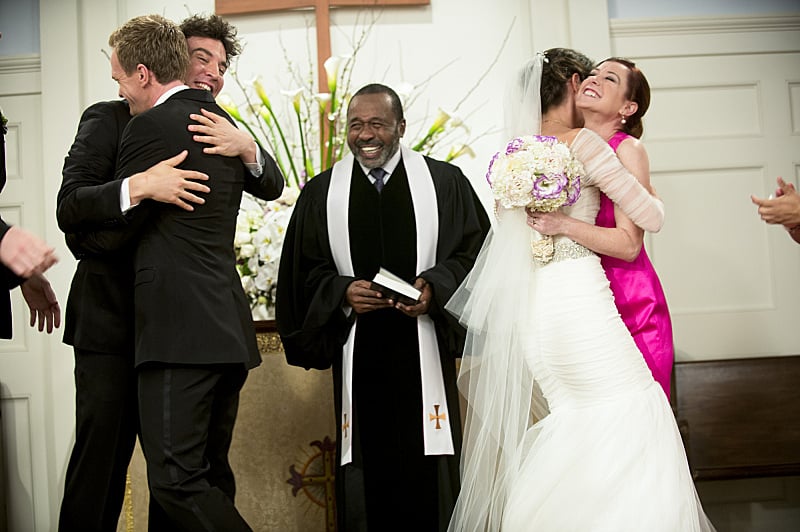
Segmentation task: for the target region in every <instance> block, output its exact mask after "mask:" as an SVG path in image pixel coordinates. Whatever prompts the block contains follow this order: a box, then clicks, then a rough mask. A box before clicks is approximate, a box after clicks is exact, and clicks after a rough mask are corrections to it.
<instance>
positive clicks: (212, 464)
mask: <svg viewBox="0 0 800 532" xmlns="http://www.w3.org/2000/svg"><path fill="white" fill-rule="evenodd" d="M137 372H138V385H139V412H140V417H141V431H142V432H141V442H142V449H143V450H144V455H145V459H146V460H147V477H148V482H149V484H150V497H151V500H154V502H155V503H157V506H155V507H154V505H153V504H151V505H150V520H149V525H150V528H149V530H150V532H155V531H159V532H161V531H166V530H169V531H170V532H172V531H175V530H185V531H190V532H196V531H219V532H236V531H250V530H251V529H250V527H249V526H248V525H247V523H246V522H245V520H244V519H243V518H242V516H241V515H240V514H239V512H238V511H237V510H236V507H235V506H234V498H235V495H236V483H235V481H234V477H233V471H232V470H231V467H230V463H229V461H228V451H229V449H230V445H231V440H232V438H233V427H234V424H235V422H236V414H237V411H238V409H239V392H240V390H241V389H242V386H243V385H244V382H245V379H246V378H247V370H246V368H245V367H244V365H242V364H214V365H176V364H161V363H148V364H144V365H142V366H141V367H139V368H138V370H137Z"/></svg>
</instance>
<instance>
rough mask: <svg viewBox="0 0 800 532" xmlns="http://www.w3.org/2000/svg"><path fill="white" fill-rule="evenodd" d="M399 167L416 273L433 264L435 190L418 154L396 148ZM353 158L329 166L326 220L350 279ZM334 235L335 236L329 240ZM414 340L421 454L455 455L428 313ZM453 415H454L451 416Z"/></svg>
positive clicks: (340, 266)
mask: <svg viewBox="0 0 800 532" xmlns="http://www.w3.org/2000/svg"><path fill="white" fill-rule="evenodd" d="M400 149H401V150H402V157H403V164H404V165H405V168H406V174H407V175H408V186H409V189H410V190H411V200H412V202H413V204H414V219H415V221H416V230H417V239H416V240H417V264H416V267H417V274H419V273H421V272H423V271H425V270H427V269H429V268H431V267H433V266H434V264H436V246H437V240H438V235H439V209H438V206H437V204H436V189H435V188H434V186H433V178H432V177H431V172H430V170H429V169H428V165H427V164H426V163H425V159H424V158H423V157H422V155H420V154H419V153H417V152H415V151H413V150H411V149H409V148H407V147H406V146H403V145H401V146H400ZM354 161H355V158H354V157H353V155H352V154H348V155H347V156H345V157H344V158H343V159H342V160H341V161H339V162H337V163H336V164H335V165H333V172H332V175H331V182H330V186H329V187H328V199H327V210H328V213H327V221H328V240H329V243H330V247H331V252H332V254H333V260H334V262H335V263H336V269H337V270H338V271H339V275H346V276H353V261H352V258H351V256H350V233H349V229H348V216H349V212H348V208H349V205H350V202H349V198H350V180H351V178H352V175H353V164H354ZM333 235H336V238H334V237H333ZM357 329H358V317H356V320H355V323H354V324H353V327H352V329H350V335H349V336H348V338H347V342H346V343H345V345H344V347H343V352H342V414H341V415H342V418H341V419H340V420H339V426H340V431H339V438H340V441H341V443H342V456H341V459H340V463H341V465H345V464H349V463H350V462H351V461H352V460H353V443H352V434H353V408H352V405H353V386H352V384H353V346H354V344H355V336H356V330H357ZM417 334H418V339H419V367H420V374H421V375H422V412H420V415H421V416H422V426H423V437H424V441H425V454H426V455H441V454H449V455H452V454H454V453H455V451H454V449H453V435H452V434H451V431H450V416H451V415H452V414H451V413H450V412H449V411H448V408H447V396H446V395H445V388H444V379H443V377H442V363H441V359H440V358H439V345H438V343H437V342H436V329H435V327H434V324H433V320H432V319H431V318H430V316H428V315H422V316H419V317H417ZM455 415H458V414H457V413H456V414H455Z"/></svg>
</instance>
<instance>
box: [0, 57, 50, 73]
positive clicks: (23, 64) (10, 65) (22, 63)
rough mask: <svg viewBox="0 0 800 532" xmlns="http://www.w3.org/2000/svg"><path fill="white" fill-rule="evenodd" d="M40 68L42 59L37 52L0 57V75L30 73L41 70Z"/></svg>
mask: <svg viewBox="0 0 800 532" xmlns="http://www.w3.org/2000/svg"><path fill="white" fill-rule="evenodd" d="M41 70H42V60H41V57H40V56H39V54H30V55H9V56H2V57H0V75H3V74H30V73H38V72H41Z"/></svg>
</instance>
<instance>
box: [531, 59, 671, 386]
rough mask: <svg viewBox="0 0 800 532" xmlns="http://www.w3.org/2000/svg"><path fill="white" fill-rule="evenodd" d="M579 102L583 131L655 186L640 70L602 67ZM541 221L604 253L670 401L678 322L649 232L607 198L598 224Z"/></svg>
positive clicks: (620, 300) (620, 301) (557, 216)
mask: <svg viewBox="0 0 800 532" xmlns="http://www.w3.org/2000/svg"><path fill="white" fill-rule="evenodd" d="M576 105H577V107H578V109H579V110H581V111H582V113H583V118H584V123H585V127H586V128H587V129H591V130H592V131H594V132H596V133H598V134H599V135H600V136H601V137H603V138H605V139H606V140H607V141H608V143H609V145H610V146H611V147H612V148H613V149H614V151H615V152H616V153H617V157H618V158H619V160H620V162H621V163H622V164H623V165H624V166H625V167H626V168H627V169H628V170H629V171H630V172H631V173H632V174H633V175H635V176H636V177H637V178H638V179H639V181H640V182H641V183H642V184H643V185H644V186H645V187H649V186H650V163H649V160H648V157H647V152H646V151H645V149H644V146H643V145H642V143H641V142H640V141H639V137H641V135H642V131H643V126H642V116H644V114H645V112H647V108H648V107H649V105H650V86H649V84H648V83H647V79H646V78H645V77H644V74H642V72H641V71H640V70H639V69H638V68H637V67H636V65H635V64H634V63H632V62H630V61H628V60H625V59H619V58H610V59H606V60H605V61H603V62H601V63H600V64H599V65H598V66H597V67H596V68H595V69H594V70H593V71H592V73H591V75H590V76H589V77H588V78H587V79H586V80H584V81H583V83H582V84H581V88H580V92H579V94H578V97H577V100H576ZM539 223H540V224H541V225H542V227H539V228H537V229H538V230H539V231H540V232H543V233H545V232H546V233H548V234H553V235H555V234H562V235H566V236H568V237H569V238H571V239H573V240H575V241H576V242H578V243H580V244H581V245H583V246H585V247H587V248H589V249H591V250H592V251H595V252H596V253H598V254H599V255H600V256H601V263H602V265H603V269H604V270H605V272H606V276H607V277H608V280H609V283H610V286H611V291H612V292H613V294H614V302H615V304H616V306H617V309H618V310H619V313H620V316H621V317H622V320H623V322H624V323H625V325H626V326H627V328H628V330H629V331H630V332H631V335H632V336H633V339H634V341H635V342H636V345H637V346H638V348H639V350H640V351H641V352H642V355H643V356H644V359H645V361H646V362H647V366H648V367H649V368H650V371H651V372H652V373H653V377H654V378H655V380H656V381H657V382H658V383H659V384H660V385H661V387H662V388H663V389H664V393H666V395H667V397H669V392H670V376H671V373H672V364H673V360H674V352H675V350H674V345H673V339H672V322H671V320H670V315H669V308H668V307H667V300H666V297H665V296H664V290H663V289H662V287H661V282H660V281H659V279H658V275H657V274H656V271H655V269H654V268H653V265H652V263H651V262H650V259H649V257H648V256H647V252H646V251H645V248H644V232H643V231H642V230H641V229H640V228H639V227H637V226H636V225H635V224H633V222H631V221H630V219H628V217H627V216H625V214H623V213H622V212H620V211H619V209H615V207H614V204H613V202H611V200H609V199H608V198H607V197H606V196H605V195H604V194H603V195H601V200H600V212H599V213H598V214H597V221H596V225H590V224H587V223H584V222H581V221H579V220H575V219H573V218H569V217H567V216H566V215H564V214H561V213H558V212H555V213H550V214H547V215H545V216H541V217H539ZM542 228H544V230H543V229H542Z"/></svg>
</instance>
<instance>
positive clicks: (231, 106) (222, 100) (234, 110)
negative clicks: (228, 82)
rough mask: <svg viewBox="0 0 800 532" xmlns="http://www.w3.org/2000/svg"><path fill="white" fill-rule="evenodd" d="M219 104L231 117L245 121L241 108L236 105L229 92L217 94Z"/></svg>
mask: <svg viewBox="0 0 800 532" xmlns="http://www.w3.org/2000/svg"><path fill="white" fill-rule="evenodd" d="M217 105H219V106H220V107H222V109H223V111H225V112H226V113H228V114H229V115H231V118H233V119H234V120H237V121H239V122H244V119H242V114H241V113H240V112H239V108H238V107H236V104H235V103H233V100H232V99H231V97H230V96H228V95H227V94H220V95H219V96H217Z"/></svg>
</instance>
